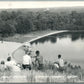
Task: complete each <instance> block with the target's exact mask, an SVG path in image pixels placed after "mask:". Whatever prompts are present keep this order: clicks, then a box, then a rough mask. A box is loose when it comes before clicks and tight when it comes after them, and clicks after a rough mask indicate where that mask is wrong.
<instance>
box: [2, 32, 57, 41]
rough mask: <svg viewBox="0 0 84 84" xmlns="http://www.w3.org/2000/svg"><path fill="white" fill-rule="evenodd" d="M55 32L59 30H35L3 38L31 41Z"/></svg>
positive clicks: (6, 39)
mask: <svg viewBox="0 0 84 84" xmlns="http://www.w3.org/2000/svg"><path fill="white" fill-rule="evenodd" d="M53 32H57V31H56V30H43V31H33V32H30V33H28V34H16V35H14V36H9V37H5V38H3V41H8V42H18V43H24V42H26V41H30V40H32V39H34V38H37V37H39V36H43V35H46V34H49V33H53Z"/></svg>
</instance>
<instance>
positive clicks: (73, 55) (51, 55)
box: [31, 31, 84, 67]
mask: <svg viewBox="0 0 84 84" xmlns="http://www.w3.org/2000/svg"><path fill="white" fill-rule="evenodd" d="M31 44H32V50H33V51H35V50H39V51H40V53H41V55H42V56H43V57H44V60H47V61H51V62H55V61H56V60H57V56H58V54H61V55H62V58H63V59H64V60H65V61H68V62H70V63H71V64H73V65H75V64H76V65H80V66H81V67H83V66H84V32H82V31H81V32H77V31H76V32H74V31H73V32H64V33H59V34H54V35H50V36H46V37H44V38H41V39H38V40H36V41H33V42H31Z"/></svg>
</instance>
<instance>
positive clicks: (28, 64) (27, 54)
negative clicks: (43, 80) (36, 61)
mask: <svg viewBox="0 0 84 84" xmlns="http://www.w3.org/2000/svg"><path fill="white" fill-rule="evenodd" d="M31 64H32V60H31V57H30V52H27V51H25V55H24V56H23V64H22V66H23V69H27V68H28V69H29V70H31Z"/></svg>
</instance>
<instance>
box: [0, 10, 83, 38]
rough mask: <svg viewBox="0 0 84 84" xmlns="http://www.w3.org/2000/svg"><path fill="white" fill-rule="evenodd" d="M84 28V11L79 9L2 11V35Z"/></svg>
mask: <svg viewBox="0 0 84 84" xmlns="http://www.w3.org/2000/svg"><path fill="white" fill-rule="evenodd" d="M47 29H51V30H84V13H83V12H81V13H78V12H77V11H71V12H70V13H67V12H60V13H57V12H55V11H54V12H51V11H49V10H46V11H36V12H34V11H27V12H24V11H14V10H13V11H6V10H4V11H1V12H0V35H1V37H6V36H12V35H14V34H16V33H18V34H26V33H29V32H32V31H37V30H39V31H42V30H47Z"/></svg>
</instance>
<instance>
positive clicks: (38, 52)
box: [35, 51, 43, 70]
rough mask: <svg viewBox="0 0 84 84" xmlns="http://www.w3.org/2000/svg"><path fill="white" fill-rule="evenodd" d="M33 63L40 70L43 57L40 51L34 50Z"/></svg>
mask: <svg viewBox="0 0 84 84" xmlns="http://www.w3.org/2000/svg"><path fill="white" fill-rule="evenodd" d="M35 58H36V59H35V63H36V66H37V68H38V69H39V70H40V69H42V68H43V57H42V56H41V55H40V51H36V56H35Z"/></svg>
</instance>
